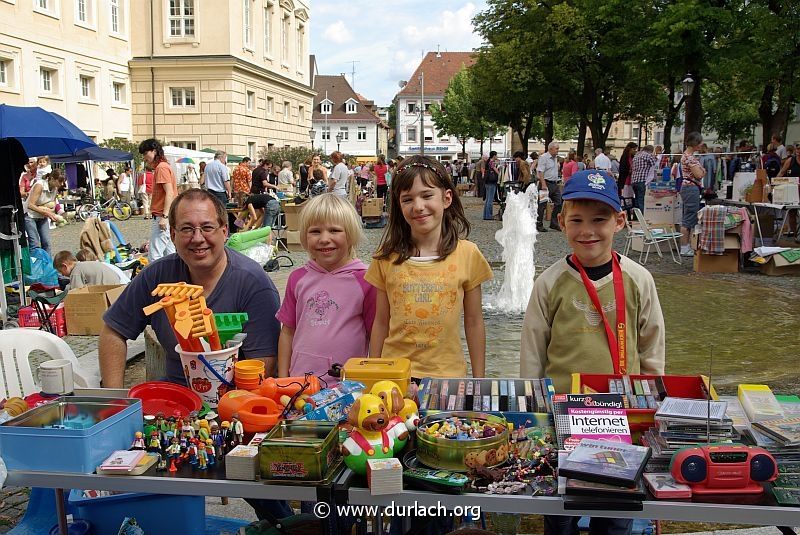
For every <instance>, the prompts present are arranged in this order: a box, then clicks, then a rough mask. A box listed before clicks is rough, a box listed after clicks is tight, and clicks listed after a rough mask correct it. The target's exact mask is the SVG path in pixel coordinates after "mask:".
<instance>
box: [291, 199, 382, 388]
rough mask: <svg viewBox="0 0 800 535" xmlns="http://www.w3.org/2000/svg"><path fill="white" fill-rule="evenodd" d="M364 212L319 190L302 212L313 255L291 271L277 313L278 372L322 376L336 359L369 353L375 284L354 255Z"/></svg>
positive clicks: (305, 238)
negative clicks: (367, 276) (367, 277)
mask: <svg viewBox="0 0 800 535" xmlns="http://www.w3.org/2000/svg"><path fill="white" fill-rule="evenodd" d="M361 237H362V231H361V218H360V217H359V216H358V213H357V212H356V210H355V208H353V205H351V204H350V203H349V202H348V201H347V200H346V199H345V198H344V197H339V196H338V195H334V194H332V193H325V194H322V195H318V196H316V197H314V198H312V199H311V200H309V201H308V202H307V203H306V204H305V208H303V211H302V212H300V242H301V243H302V245H303V248H304V249H305V250H306V251H308V256H309V260H308V262H307V263H306V264H305V265H304V266H302V267H299V268H297V269H296V270H294V271H293V272H292V273H291V274H290V275H289V280H288V282H287V284H286V294H285V296H284V299H283V304H282V305H281V308H280V310H279V311H278V314H277V316H276V317H277V318H278V321H280V322H281V324H282V327H281V336H280V341H279V343H278V376H280V377H290V376H291V377H297V376H302V375H303V374H305V373H309V372H311V373H313V374H314V375H316V376H323V375H325V374H327V373H328V370H330V369H331V366H332V365H334V364H337V363H338V364H341V365H343V364H344V363H345V361H347V359H349V358H350V357H353V356H355V355H366V354H367V352H368V350H369V337H370V333H371V331H372V323H373V321H374V319H375V294H376V290H375V287H374V286H372V285H371V284H369V283H368V282H366V281H365V280H364V274H365V273H366V271H367V266H366V265H365V264H364V263H363V262H361V261H360V260H358V259H356V258H355V253H356V248H357V247H358V244H359V242H360V241H361Z"/></svg>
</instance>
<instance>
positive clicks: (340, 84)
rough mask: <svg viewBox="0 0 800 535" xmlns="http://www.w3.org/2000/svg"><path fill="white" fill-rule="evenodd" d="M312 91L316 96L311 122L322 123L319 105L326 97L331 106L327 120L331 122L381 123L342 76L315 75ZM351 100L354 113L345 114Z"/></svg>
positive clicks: (322, 116)
mask: <svg viewBox="0 0 800 535" xmlns="http://www.w3.org/2000/svg"><path fill="white" fill-rule="evenodd" d="M314 90H315V91H316V92H317V96H315V97H314V113H313V114H312V121H322V120H324V119H325V115H323V114H322V113H321V111H320V103H321V102H322V101H323V100H325V97H326V95H327V98H328V100H330V101H331V102H332V103H333V105H332V108H331V113H330V114H329V115H328V120H331V121H360V122H370V123H379V122H381V120H380V118H378V117H377V116H376V115H375V114H374V113H373V112H372V111H371V110H370V109H369V108H368V107H367V106H365V104H364V102H363V100H362V99H360V98H359V96H360V95H358V94H357V93H356V92H355V91H353V88H352V87H351V86H350V84H349V83H348V82H347V79H346V78H345V77H344V76H342V75H339V76H328V75H317V76H316V77H315V78H314ZM350 99H353V100H354V101H355V102H356V112H355V113H347V112H346V106H345V104H346V103H347V101H348V100H350Z"/></svg>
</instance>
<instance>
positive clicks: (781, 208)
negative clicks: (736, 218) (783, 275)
mask: <svg viewBox="0 0 800 535" xmlns="http://www.w3.org/2000/svg"><path fill="white" fill-rule="evenodd" d="M708 204H723V205H725V206H735V207H739V208H752V210H753V215H754V216H755V220H756V231H757V232H758V238H759V240H761V245H764V230H767V231H768V232H770V235H769V236H768V237H771V236H772V234H771V232H774V229H763V230H762V228H761V221H760V220H759V219H758V210H759V208H760V209H761V210H762V211H767V210H775V211H776V212H778V213H779V216H778V218H779V219H780V220H781V226H780V229H779V230H778V235H777V236H776V237H775V243H777V241H778V240H780V239H781V236H782V235H783V232H784V229H785V228H786V222H787V220H788V216H789V213H790V212H791V211H792V210H795V211H798V212H800V205H797V204H772V203H766V202H754V203H749V202H744V201H734V200H731V199H713V200H711V201H709V202H708ZM784 212H786V213H784ZM790 230H791V229H790Z"/></svg>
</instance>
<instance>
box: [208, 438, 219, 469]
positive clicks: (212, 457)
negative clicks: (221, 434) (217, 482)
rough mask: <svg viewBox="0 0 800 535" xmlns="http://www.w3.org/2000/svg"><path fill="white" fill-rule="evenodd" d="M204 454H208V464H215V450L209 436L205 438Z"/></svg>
mask: <svg viewBox="0 0 800 535" xmlns="http://www.w3.org/2000/svg"><path fill="white" fill-rule="evenodd" d="M206 455H207V456H208V466H209V467H211V466H214V465H215V464H217V452H216V451H215V450H214V441H213V440H211V439H210V438H209V439H208V440H206Z"/></svg>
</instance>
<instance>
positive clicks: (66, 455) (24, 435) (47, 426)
mask: <svg viewBox="0 0 800 535" xmlns="http://www.w3.org/2000/svg"><path fill="white" fill-rule="evenodd" d="M70 426H71V427H70ZM141 430H142V402H141V400H138V399H113V398H96V397H81V396H64V397H60V398H57V399H56V400H55V401H52V402H50V403H47V404H45V405H41V406H39V407H36V408H35V409H31V410H29V411H28V412H26V413H24V414H21V415H20V416H18V417H16V418H14V419H12V420H9V421H7V422H5V423H3V424H2V425H0V456H1V457H2V458H3V460H5V462H6V465H7V466H8V469H9V470H41V471H49V472H78V473H85V474H91V473H92V472H94V471H95V469H96V468H97V467H98V466H99V465H100V463H101V462H103V460H105V458H106V457H108V456H109V455H111V453H112V452H113V451H115V450H126V449H128V448H129V447H130V445H131V441H133V435H134V433H136V431H141Z"/></svg>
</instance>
